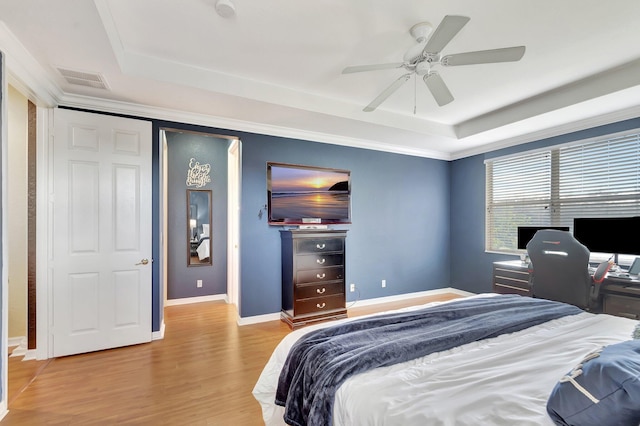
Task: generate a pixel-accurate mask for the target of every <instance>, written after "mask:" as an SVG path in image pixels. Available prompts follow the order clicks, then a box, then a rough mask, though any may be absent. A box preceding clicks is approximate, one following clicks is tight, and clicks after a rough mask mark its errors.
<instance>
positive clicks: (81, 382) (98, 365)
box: [1, 294, 458, 426]
mask: <svg viewBox="0 0 640 426" xmlns="http://www.w3.org/2000/svg"><path fill="white" fill-rule="evenodd" d="M456 297H458V296H456V295H454V294H445V295H439V296H433V297H428V298H420V299H412V300H411V301H408V302H394V303H390V304H384V305H375V306H370V307H355V306H354V307H353V308H351V309H349V316H359V315H365V314H369V313H373V312H377V311H382V310H389V309H396V308H400V307H404V306H410V305H417V304H421V303H426V302H429V301H435V300H449V299H452V298H456ZM236 318H237V313H236V310H235V307H233V306H231V305H227V304H225V303H224V302H205V303H197V304H191V305H179V306H171V307H167V308H165V325H166V329H165V336H164V339H162V340H157V341H154V342H151V343H147V344H142V345H137V346H130V347H126V348H119V349H112V350H108V351H101V352H94V353H89V354H83V355H75V356H69V357H63V358H55V359H51V360H46V361H21V360H20V358H10V359H9V393H8V397H9V398H8V405H9V413H8V414H7V416H6V417H5V418H4V419H3V420H2V422H1V424H2V425H3V426H4V425H113V424H139V425H151V424H153V425H260V424H262V417H261V411H260V406H259V405H258V403H257V402H256V401H255V400H254V399H253V396H252V395H251V391H252V389H253V386H254V385H255V382H256V380H257V378H258V376H259V375H260V372H261V371H262V368H263V367H264V365H265V363H266V362H267V360H268V358H269V356H270V354H271V352H272V350H273V349H274V348H275V346H276V345H277V344H278V342H279V341H280V340H281V339H282V337H284V336H285V335H286V334H287V333H289V328H288V327H287V326H286V325H285V324H284V323H283V322H281V321H271V322H266V323H261V324H255V325H246V326H242V327H239V326H237V325H236Z"/></svg>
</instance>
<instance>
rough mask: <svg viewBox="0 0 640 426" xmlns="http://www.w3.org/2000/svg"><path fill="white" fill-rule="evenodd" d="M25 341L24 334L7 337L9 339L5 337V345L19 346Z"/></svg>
mask: <svg viewBox="0 0 640 426" xmlns="http://www.w3.org/2000/svg"><path fill="white" fill-rule="evenodd" d="M26 341H27V337H26V336H18V337H9V339H7V346H9V347H12V346H20V345H21V344H22V342H26Z"/></svg>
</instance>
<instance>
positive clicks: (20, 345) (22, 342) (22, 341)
mask: <svg viewBox="0 0 640 426" xmlns="http://www.w3.org/2000/svg"><path fill="white" fill-rule="evenodd" d="M9 346H10V347H11V346H17V347H15V348H13V350H12V351H11V355H9V357H15V356H25V355H26V354H27V352H28V349H27V338H26V337H24V336H22V337H10V338H9Z"/></svg>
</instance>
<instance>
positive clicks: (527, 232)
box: [518, 226, 569, 250]
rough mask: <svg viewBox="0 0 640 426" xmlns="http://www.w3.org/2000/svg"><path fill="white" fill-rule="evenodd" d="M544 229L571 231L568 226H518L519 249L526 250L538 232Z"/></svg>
mask: <svg viewBox="0 0 640 426" xmlns="http://www.w3.org/2000/svg"><path fill="white" fill-rule="evenodd" d="M542 229H555V230H558V231H569V227H568V226H518V249H519V250H526V249H527V244H528V243H529V241H531V239H532V238H533V236H534V235H536V232H538V231H540V230H542Z"/></svg>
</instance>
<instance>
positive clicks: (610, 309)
mask: <svg viewBox="0 0 640 426" xmlns="http://www.w3.org/2000/svg"><path fill="white" fill-rule="evenodd" d="M603 311H604V313H605V314H610V315H616V316H619V317H626V318H631V319H636V320H637V319H640V299H639V298H635V297H626V296H620V295H617V294H605V296H604V304H603Z"/></svg>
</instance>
